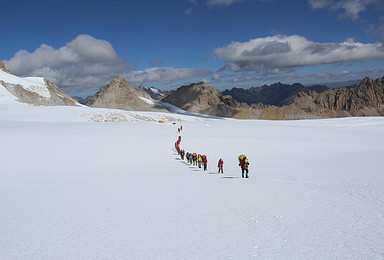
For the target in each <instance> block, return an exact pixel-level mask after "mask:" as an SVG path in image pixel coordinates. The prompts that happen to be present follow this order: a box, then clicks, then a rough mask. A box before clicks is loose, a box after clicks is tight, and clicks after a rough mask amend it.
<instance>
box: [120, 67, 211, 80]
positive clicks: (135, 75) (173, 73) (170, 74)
mask: <svg viewBox="0 0 384 260" xmlns="http://www.w3.org/2000/svg"><path fill="white" fill-rule="evenodd" d="M211 74H212V72H211V71H207V70H199V69H189V68H172V67H168V68H149V69H145V70H136V71H131V72H128V73H125V74H123V75H122V76H123V77H124V78H125V79H127V80H128V81H129V82H133V83H144V82H156V81H166V82H172V81H175V80H180V79H191V78H198V77H205V76H209V75H211Z"/></svg>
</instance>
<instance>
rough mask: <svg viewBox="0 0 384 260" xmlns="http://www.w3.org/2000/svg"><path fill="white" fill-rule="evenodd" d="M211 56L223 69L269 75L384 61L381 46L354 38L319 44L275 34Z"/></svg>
mask: <svg viewBox="0 0 384 260" xmlns="http://www.w3.org/2000/svg"><path fill="white" fill-rule="evenodd" d="M214 54H215V55H216V57H217V58H219V59H220V60H222V61H224V62H225V66H224V68H222V70H231V71H269V72H272V71H284V70H287V69H295V68H297V67H304V66H314V65H320V64H332V63H345V62H354V61H367V60H373V59H379V58H384V46H383V44H382V43H373V44H363V43H359V42H355V41H354V40H353V39H347V40H346V41H344V42H342V43H320V42H313V41H309V40H307V39H306V38H305V37H302V36H298V35H291V36H285V35H277V36H272V37H266V38H256V39H253V40H250V41H248V42H232V43H231V44H229V45H228V46H225V47H222V48H217V49H215V50H214Z"/></svg>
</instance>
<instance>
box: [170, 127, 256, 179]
mask: <svg viewBox="0 0 384 260" xmlns="http://www.w3.org/2000/svg"><path fill="white" fill-rule="evenodd" d="M182 130H183V126H180V127H179V128H177V131H178V132H179V133H180V132H181V131H182ZM180 143H181V136H180V135H179V137H178V139H177V141H176V142H175V149H176V151H177V154H178V155H180V158H181V160H184V157H185V158H186V160H187V162H188V163H189V164H192V165H194V166H198V167H199V168H201V166H202V165H203V167H204V171H206V170H207V164H208V160H207V156H206V155H204V154H203V155H201V154H197V153H190V152H187V153H185V150H184V149H183V150H181V148H180ZM238 160H239V166H240V168H241V177H242V178H244V176H245V178H249V176H248V172H249V171H248V166H249V162H248V158H247V156H245V155H244V154H241V155H239V157H238ZM223 166H224V161H223V159H222V158H220V159H219V161H218V163H217V167H218V169H219V170H218V173H220V172H221V173H224V169H223ZM244 173H245V175H244Z"/></svg>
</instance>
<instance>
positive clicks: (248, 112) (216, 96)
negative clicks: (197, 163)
mask: <svg viewBox="0 0 384 260" xmlns="http://www.w3.org/2000/svg"><path fill="white" fill-rule="evenodd" d="M161 101H162V102H167V103H170V104H172V105H175V106H177V107H179V108H181V109H184V110H187V111H190V112H193V113H199V114H207V115H214V116H222V117H233V118H239V119H246V118H258V117H259V116H260V110H259V109H255V108H253V107H251V106H249V105H247V104H245V103H240V102H237V101H236V100H234V99H233V98H232V97H231V96H228V95H227V96H223V95H222V93H221V92H220V91H219V90H218V89H216V88H213V87H207V86H205V84H204V83H203V82H200V83H193V84H190V85H185V86H181V87H180V88H178V89H177V90H175V91H173V92H171V93H169V94H168V95H166V96H164V97H163V98H161Z"/></svg>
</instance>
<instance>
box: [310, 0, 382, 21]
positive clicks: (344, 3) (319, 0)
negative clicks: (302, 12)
mask: <svg viewBox="0 0 384 260" xmlns="http://www.w3.org/2000/svg"><path fill="white" fill-rule="evenodd" d="M309 4H310V5H311V7H312V8H313V9H321V8H329V9H330V10H333V11H338V10H342V11H343V13H342V14H341V15H340V18H350V19H352V20H357V19H359V18H360V13H361V12H363V11H365V10H366V9H367V8H368V7H369V6H379V5H382V4H383V3H382V0H309Z"/></svg>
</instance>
